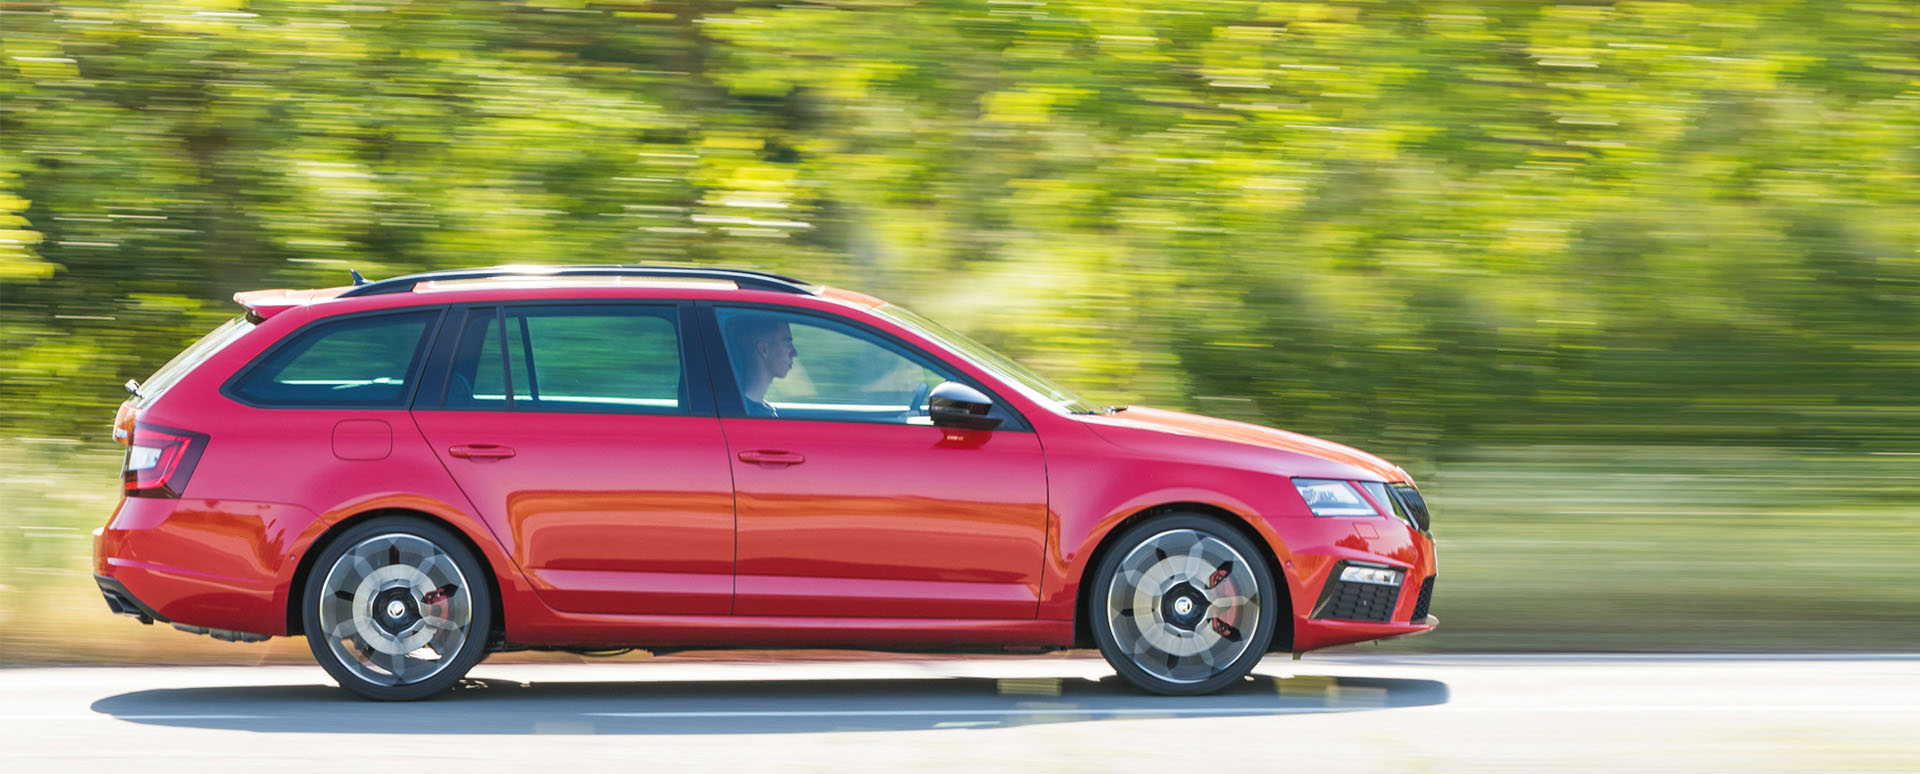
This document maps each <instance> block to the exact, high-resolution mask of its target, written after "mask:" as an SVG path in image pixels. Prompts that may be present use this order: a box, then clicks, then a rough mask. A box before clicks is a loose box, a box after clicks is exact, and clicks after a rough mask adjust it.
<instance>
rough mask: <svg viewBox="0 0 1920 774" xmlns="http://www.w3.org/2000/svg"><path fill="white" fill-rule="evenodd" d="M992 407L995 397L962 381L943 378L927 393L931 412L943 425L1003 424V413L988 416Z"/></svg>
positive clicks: (983, 426) (983, 427)
mask: <svg viewBox="0 0 1920 774" xmlns="http://www.w3.org/2000/svg"><path fill="white" fill-rule="evenodd" d="M992 410H993V399H992V398H989V397H987V396H986V395H985V394H984V393H982V392H980V391H979V390H976V389H974V388H972V387H968V386H966V385H964V384H961V383H959V382H941V383H940V386H938V387H935V388H933V392H930V393H927V413H928V414H929V415H931V416H932V417H933V423H934V424H936V425H939V426H941V427H962V428H966V429H968V430H992V429H994V428H996V427H999V426H1000V418H999V417H992V416H987V412H990V411H992Z"/></svg>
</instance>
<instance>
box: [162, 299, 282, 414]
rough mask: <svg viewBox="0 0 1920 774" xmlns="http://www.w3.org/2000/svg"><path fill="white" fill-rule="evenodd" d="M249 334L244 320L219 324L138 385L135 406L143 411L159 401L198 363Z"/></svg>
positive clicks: (249, 328)
mask: <svg viewBox="0 0 1920 774" xmlns="http://www.w3.org/2000/svg"><path fill="white" fill-rule="evenodd" d="M252 331H253V323H250V322H247V318H245V317H235V318H233V319H231V320H228V321H226V322H224V323H221V324H220V327H218V328H215V329H213V330H212V331H211V332H209V333H208V334H207V335H205V336H201V337H200V340H199V341H196V342H194V343H193V344H192V345H191V346H188V347H187V348H186V349H183V350H181V351H180V354H178V355H174V356H173V359H172V360H169V361H167V364H166V365H163V366H160V370H158V371H155V372H153V375H152V376H149V377H147V380H146V381H144V382H141V383H140V398H139V401H138V402H137V403H136V404H135V405H136V406H138V407H141V408H145V407H146V406H147V405H148V404H151V403H153V402H154V401H156V400H159V399H160V396H161V395H162V394H164V393H166V391H167V390H168V389H171V388H172V387H173V386H174V385H176V384H179V383H180V380H181V379H182V378H183V377H185V376H186V375H187V374H189V373H192V372H193V369H195V368H199V367H200V364H201V363H205V362H207V360H208V359H210V358H212V357H213V356H214V355H216V354H219V352H220V350H223V349H226V348H227V345H228V344H232V343H234V342H236V341H239V340H240V337H242V336H245V335H247V334H248V333H250V332H252Z"/></svg>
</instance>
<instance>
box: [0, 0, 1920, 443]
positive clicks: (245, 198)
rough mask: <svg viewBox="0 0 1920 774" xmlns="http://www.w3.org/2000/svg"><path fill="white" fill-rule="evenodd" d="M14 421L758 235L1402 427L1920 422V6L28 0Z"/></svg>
mask: <svg viewBox="0 0 1920 774" xmlns="http://www.w3.org/2000/svg"><path fill="white" fill-rule="evenodd" d="M0 46H4V49H5V51H4V57H3V58H0V68H5V69H6V70H7V71H8V72H7V76H6V77H5V78H0V144H3V146H4V156H0V281H3V282H4V283H5V287H4V290H3V291H0V292H3V293H4V297H3V298H0V302H3V304H4V306H3V307H0V332H4V335H5V346H6V350H7V356H6V358H5V361H4V363H0V369H4V371H3V372H0V375H3V376H4V378H5V386H4V395H0V421H4V423H5V427H6V429H7V431H8V432H12V433H31V434H49V435H75V434H78V435H81V436H83V437H94V436H98V435H102V434H103V432H102V431H101V430H100V429H99V428H100V425H102V424H103V423H104V422H105V421H106V420H107V418H108V417H109V416H110V414H111V406H112V404H113V403H115V402H117V400H118V396H117V395H116V390H117V387H115V386H114V385H116V384H117V383H118V382H119V381H121V380H123V379H125V378H128V377H143V376H144V375H145V374H146V373H147V372H149V371H151V370H152V369H153V368H154V367H155V366H157V365H158V364H159V363H160V362H161V361H163V360H164V359H165V358H166V357H168V356H170V355H171V354H172V353H173V352H174V351H175V350H177V349H178V348H179V347H180V346H182V345H183V344H184V343H185V342H186V341H187V340H189V339H191V338H192V337H193V336H195V335H198V333H200V332H202V331H204V330H206V329H208V328H210V327H212V325H213V324H214V322H215V321H216V320H217V319H218V318H220V317H223V316H226V315H229V314H231V313H232V309H231V307H230V306H229V305H227V304H226V303H225V297H226V296H228V295H230V294H231V293H232V292H234V291H236V290H243V289H251V288H256V287H263V286H271V285H292V286H317V285H331V284H338V283H340V282H341V281H342V280H343V278H344V277H345V270H346V268H347V267H349V266H352V267H355V268H359V269H360V270H361V271H362V272H363V273H367V274H369V275H373V276H379V275H386V274H393V273H398V272H402V271H410V270H415V269H423V268H437V267H451V266H472V265H486V264H495V263H557V262H663V261H672V262H684V261H693V262H723V263H733V264H746V265H754V266H761V267H766V268H772V269H780V270H786V271H791V272H794V273H798V274H801V275H804V276H807V277H810V278H816V279H818V280H820V281H825V282H829V283H835V284H843V285H847V286H850V287H855V288H859V289H862V290H868V291H871V292H874V293H876V294H879V295H883V296H886V297H889V298H893V299H896V300H899V301H901V302H904V303H906V304H908V305H910V306H916V307H920V308H921V309H922V311H925V312H928V313H930V314H932V315H934V316H936V317H941V318H944V319H948V320H951V321H953V322H956V323H958V324H959V325H960V326H961V327H964V328H967V329H969V330H971V331H973V332H976V333H978V334H980V335H981V337H982V338H984V339H986V340H988V341H989V342H990V343H993V344H996V345H999V346H1001V347H1003V348H1005V349H1008V350H1009V351H1011V352H1012V353H1013V354H1015V355H1017V356H1020V357H1023V358H1025V359H1028V360H1030V361H1032V362H1034V363H1035V364H1036V365H1037V366H1039V367H1041V368H1042V369H1043V370H1047V371H1050V372H1053V373H1055V374H1058V375H1059V376H1061V377H1063V378H1064V379H1065V380H1066V381H1068V382H1070V383H1074V384H1076V385H1078V386H1080V387H1082V388H1084V391H1086V392H1088V393H1090V395H1091V396H1092V397H1093V398H1094V399H1096V400H1098V401H1100V402H1106V403H1124V402H1127V401H1133V400H1142V401H1153V402H1157V403H1162V404H1169V405H1173V406H1179V407H1197V408H1202V409H1205V410H1210V411H1215V412H1218V413H1225V414H1230V415H1233V416H1236V417H1239V418H1246V419H1252V420H1256V421H1265V422H1269V423H1273V424H1278V425H1281V426H1286V427H1290V428H1294V429H1299V430H1302V431H1306V432H1314V433H1321V434H1326V435H1329V436H1331V437H1334V438H1337V439H1340V440H1346V441H1350V442H1354V443H1360V444H1364V445H1368V446H1370V447H1371V448H1378V449H1381V450H1385V451H1394V452H1400V453H1404V452H1406V451H1426V450H1432V449H1436V448H1442V447H1443V446H1444V445H1449V444H1458V443H1463V442H1472V441H1480V440H1511V439H1532V438H1563V439H1564V438H1577V439H1607V440H1635V439H1661V438H1685V439H1691V440H1705V441H1746V440H1768V441H1805V442H1817V443H1870V444H1888V443H1902V444H1911V443H1913V442H1914V441H1916V440H1920V423H1916V422H1915V420H1916V418H1920V416H1917V415H1920V402H1916V400H1915V398H1914V389H1913V385H1914V384H1916V383H1920V337H1917V336H1916V333H1915V332H1916V330H1920V325H1917V324H1920V218H1916V217H1914V213H1915V212H1920V208H1916V204H1920V202H1916V198H1920V185H1916V181H1917V180H1920V9H1916V8H1915V7H1914V6H1912V5H1911V4H1908V3H1894V2H1884V3H1875V2H1855V3H1846V4H1835V3H1823V2H1813V1H1812V0H1792V1H1788V0H1765V1H1760V2H1750V3H1739V4H1732V3H1713V2H1658V3H1654V2H1618V3H1614V2H1580V3H1565V4H1552V5H1549V4H1539V3H1532V2H1518V1H1514V0H1504V1H1502V0H1485V1H1482V2H1411V1H1408V0H1373V1H1368V2H1360V1H1355V2H1327V3H1291V2H1198V1H1197V0H1193V1H1187V0H1166V1H1159V2H1115V3H1106V4H1101V5H1084V4H1075V3H1069V2H1051V1H1048V0H1019V1H1017V2H1016V1H1014V0H934V1H929V2H905V1H902V0H812V1H808V0H797V1H795V2H779V3H769V2H725V1H721V0H714V1H712V2H701V1H698V0H685V1H683V2H673V1H669V0H662V1H660V2H648V1H645V0H630V1H629V2H605V3H603V2H586V1H584V0H532V1H527V2H511V3H503V2H479V1H477V0H466V1H459V2H452V1H450V2H438V3H431V4H420V3H389V2H385V0H373V1H372V2H366V3H361V4H357V5H352V6H338V5H327V4H316V3H308V2H297V1H294V0H257V1H254V2H245V1H243V0H198V1H195V2H187V1H185V0H180V1H177V2H161V1H158V0H155V1H151V2H139V1H127V2H100V3H95V4H91V5H86V6H79V5H68V4H62V3H7V4H4V5H0Z"/></svg>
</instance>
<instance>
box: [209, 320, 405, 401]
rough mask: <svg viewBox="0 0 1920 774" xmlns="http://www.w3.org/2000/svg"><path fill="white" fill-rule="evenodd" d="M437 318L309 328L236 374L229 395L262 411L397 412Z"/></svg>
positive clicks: (357, 321)
mask: <svg viewBox="0 0 1920 774" xmlns="http://www.w3.org/2000/svg"><path fill="white" fill-rule="evenodd" d="M439 316H440V310H438V309H434V310H428V311H418V312H404V313H400V314H383V315H374V316H366V317H353V318H349V319H345V320H339V321H335V322H324V323H320V324H318V325H315V326H313V327H311V328H309V329H307V330H305V331H303V332H301V333H299V334H297V335H296V336H295V338H294V339H293V340H292V341H290V342H288V343H287V344H284V345H282V346H280V347H278V348H275V349H274V350H272V351H271V352H269V353H268V354H267V356H266V358H265V359H263V360H260V361H258V362H257V363H256V364H255V365H254V366H253V367H251V368H249V369H247V370H246V371H244V372H242V375H241V377H240V379H239V380H238V381H237V382H235V383H234V384H233V385H232V387H231V388H230V391H231V393H232V394H233V395H234V396H235V397H238V398H240V399H242V400H245V401H247V402H249V403H253V404H256V405H262V406H282V407H290V408H291V407H299V406H366V407H368V408H401V407H404V406H405V405H406V402H407V396H408V390H409V388H410V387H411V386H412V380H413V379H414V378H415V371H416V369H417V368H418V367H419V364H420V359H421V357H422V356H423V355H424V353H425V350H426V341H427V334H428V333H429V332H430V331H431V330H432V323H433V322H434V320H436V319H438V318H439Z"/></svg>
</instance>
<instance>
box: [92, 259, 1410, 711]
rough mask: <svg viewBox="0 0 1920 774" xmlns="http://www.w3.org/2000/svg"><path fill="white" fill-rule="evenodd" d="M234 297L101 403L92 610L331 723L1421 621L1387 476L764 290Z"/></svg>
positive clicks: (944, 338) (1129, 661) (760, 286)
mask: <svg viewBox="0 0 1920 774" xmlns="http://www.w3.org/2000/svg"><path fill="white" fill-rule="evenodd" d="M355 280H356V283H357V284H356V285H354V286H352V287H342V288H329V289H323V290H310V291H289V290H262V291H254V292H247V293H240V294H237V295H236V296H234V300H236V301H238V302H239V303H240V304H241V305H242V306H244V307H245V308H246V314H245V315H244V316H242V317H239V318H237V319H234V320H233V321H231V322H228V323H227V324H225V325H223V326H221V327H220V328H218V329H217V330H215V331H213V332H212V333H210V334H208V335H207V336H206V337H205V338H203V339H201V340H200V341H199V342H198V343H196V344H194V345H193V346H191V347H189V348H187V350H185V351H184V352H182V353H180V355H179V356H177V357H175V358H174V359H173V361H172V362H170V363H168V364H167V365H166V366H165V367H163V368H161V369H160V370H159V371H158V372H157V373H155V374H154V375H153V376H152V378H150V379H148V380H147V382H146V383H145V384H144V385H139V384H134V383H129V385H128V386H129V389H130V390H132V391H133V392H134V397H133V398H131V399H130V400H128V401H127V403H126V404H125V405H124V406H122V407H121V411H120V416H119V417H118V418H117V419H116V422H115V436H116V437H117V438H120V439H121V440H122V442H124V443H127V444H128V449H127V456H126V465H125V469H124V471H123V479H124V487H125V497H124V498H123V499H122V500H121V502H120V505H119V507H118V508H117V509H115V511H114V513H113V516H112V519H111V520H110V521H109V523H108V524H107V525H106V527H104V528H102V529H101V530H99V531H98V532H97V533H96V534H97V539H96V541H95V548H94V553H95V557H94V571H95V578H96V580H97V582H98V583H99V586H100V589H101V591H102V592H103V593H104V594H105V595H106V600H107V604H108V606H109V607H110V608H112V609H113V610H114V611H115V612H118V613H123V614H126V615H130V616H133V617H135V618H138V619H139V620H140V621H142V622H143V623H151V622H153V621H163V622H169V623H172V624H173V625H174V626H175V627H177V628H180V629H183V630H186V631H190V632H195V633H202V634H210V635H212V636H215V637H218V638H221V639H229V640H244V641H252V640H262V639H266V638H267V637H271V636H279V635H302V634H304V635H305V636H306V638H307V641H308V643H309V645H310V646H311V647H312V649H313V654H314V657H315V658H316V659H317V660H318V661H319V662H320V665H321V666H323V667H325V668H326V670H327V671H328V672H329V673H331V674H332V675H333V677H334V678H335V679H336V680H338V681H339V683H340V685H341V686H342V687H344V688H346V689H348V690H350V691H352V692H354V693H356V694H359V695H361V696H365V697H368V698H373V699H418V698H422V697H426V696H429V695H432V694H434V693H436V692H438V691H441V690H443V689H445V688H447V687H448V686H450V685H452V684H453V683H454V682H455V681H456V680H458V679H459V678H460V677H461V676H462V675H464V674H466V672H467V670H468V669H470V668H472V667H473V665H474V664H476V663H478V662H479V661H480V660H481V659H482V658H484V657H485V656H486V655H487V654H488V653H490V652H493V651H501V650H516V649H524V648H543V649H568V650H599V649H607V648H617V647H641V648H649V649H654V650H656V651H659V650H675V649H686V648H717V647H754V648H766V647H853V648H867V649H882V650H903V651H922V650H926V651H931V650H941V651H967V650H972V651H1028V652H1031V651H1042V650H1049V649H1058V648H1071V647H1085V646H1088V645H1095V646H1097V647H1099V649H1100V652H1101V653H1102V654H1103V655H1104V656H1106V658H1107V660H1108V661H1109V662H1111V663H1112V665H1113V667H1114V669H1115V670H1117V671H1118V672H1119V673H1120V675H1121V676H1123V677H1124V678H1125V679H1127V680H1128V681H1130V682H1132V683H1133V684H1135V685H1137V686H1139V687H1141V688H1143V689H1146V690H1149V691H1154V692H1159V693H1167V694H1199V693H1206V692H1210V691H1214V690H1217V689H1219V688H1221V687H1222V686H1225V685H1227V684H1229V683H1231V682H1234V681H1236V680H1240V679H1241V678H1242V677H1244V676H1245V675H1246V674H1247V672H1248V671H1249V670H1251V669H1252V668H1253V666H1254V665H1255V664H1256V663H1257V662H1258V661H1259V660H1260V659H1261V658H1262V657H1263V656H1264V655H1265V654H1267V653H1268V652H1272V651H1292V652H1294V653H1299V652H1303V651H1308V650H1313V649H1315V648H1324V647H1327V646H1330V645H1338V644H1342V643H1350V642H1359V641H1363V640H1372V639H1379V638H1383V637H1393V636H1397V635H1405V634H1414V633H1418V632H1424V631H1427V630H1429V629H1432V628H1433V627H1434V626H1435V624H1436V623H1437V621H1436V619H1434V618H1433V617H1432V616H1430V615H1428V612H1427V609H1428V603H1429V601H1430V599H1431V596H1432V593H1433V575H1434V544H1433V540H1432V538H1431V536H1430V534H1429V531H1428V517H1427V508H1426V504H1425V502H1424V501H1423V500H1422V498H1421V496H1420V494H1419V492H1418V491H1417V490H1416V489H1415V488H1414V486H1413V483H1412V482H1411V481H1410V480H1409V479H1408V477H1407V475H1406V473H1405V472H1404V471H1402V470H1401V469H1400V468H1399V467H1396V466H1394V465H1392V464H1390V463H1388V462H1385V461H1383V460H1381V459H1379V458H1377V457H1374V456H1372V455H1368V454H1365V453H1363V452H1360V451H1356V450H1354V449H1351V448H1348V447H1345V446H1340V445H1338V444H1334V443H1330V442H1327V441H1323V440H1319V439H1316V438H1311V437H1307V436H1303V435H1298V434H1295V433H1289V432H1285V431H1282V430H1273V429H1269V428H1265V427H1257V426H1254V425H1248V424H1242V423H1238V422H1229V421H1224V420H1219V419H1211V418H1207V417H1201V416H1194V415H1190V414H1181V413H1175V412H1171V411H1159V410H1154V409H1147V408H1139V407H1131V408H1124V409H1122V408H1097V407H1095V406H1092V405H1089V404H1087V403H1086V402H1084V401H1082V400H1081V399H1079V398H1077V397H1075V396H1074V395H1073V394H1072V393H1069V392H1067V391H1066V390H1064V389H1061V388H1060V387H1058V386H1055V385H1054V384H1053V383H1051V382H1049V381H1047V380H1046V379H1044V378H1042V377H1040V376H1039V375H1037V374H1035V373H1033V372H1032V371H1029V370H1027V369H1026V368H1024V367H1022V366H1021V365H1020V364H1018V363H1016V362H1014V361H1012V360H1009V359H1007V358H1006V357H1003V356H1001V355H999V354H996V353H994V352H993V351H992V350H989V349H987V348H986V347H983V346H981V345H980V344H977V343H975V342H973V341H971V340H969V339H967V338H966V337H964V336H962V335H960V334H958V333H955V332H953V331H951V330H949V329H947V328H944V327H942V326H940V325H938V324H936V323H934V322H932V321H929V320H927V319H925V318H922V317H919V316H917V315H915V314H913V313H911V312H909V311H907V310H905V309H902V308H900V307H898V306H894V305H891V304H887V303H884V302H882V301H880V300H878V299H874V298H871V297H868V296H864V295H861V294H859V293H853V292H849V291H845V290H837V289H833V288H824V287H818V286H814V285H809V284H807V283H804V282H800V281H798V280H794V279H791V278H788V277H783V276H778V275H773V274H766V273H762V272H753V271H743V270H727V269H706V268H680V267H645V266H571V267H504V268H497V269H483V270H471V271H448V272H435V273H428V274H417V275H412V276H407V277H400V278H398V279H391V280H386V281H381V282H373V283H365V284H359V283H360V280H359V276H358V275H357V274H356V275H355Z"/></svg>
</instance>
